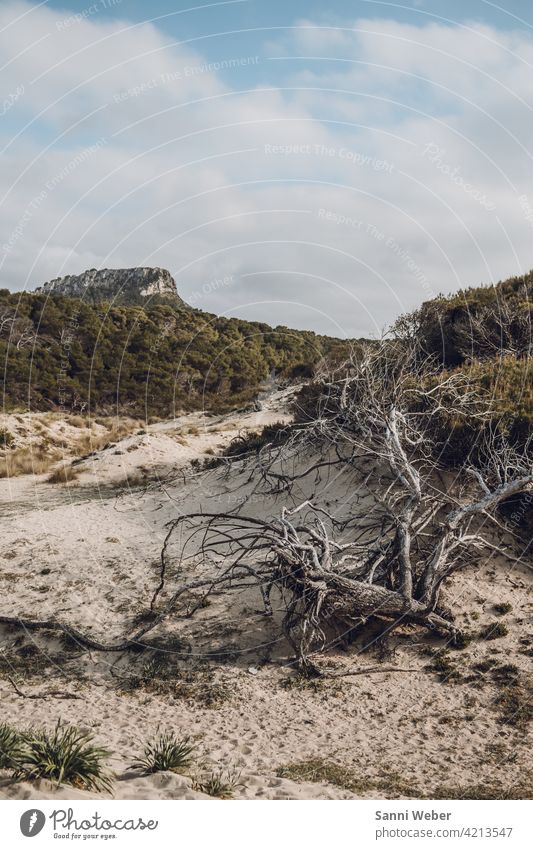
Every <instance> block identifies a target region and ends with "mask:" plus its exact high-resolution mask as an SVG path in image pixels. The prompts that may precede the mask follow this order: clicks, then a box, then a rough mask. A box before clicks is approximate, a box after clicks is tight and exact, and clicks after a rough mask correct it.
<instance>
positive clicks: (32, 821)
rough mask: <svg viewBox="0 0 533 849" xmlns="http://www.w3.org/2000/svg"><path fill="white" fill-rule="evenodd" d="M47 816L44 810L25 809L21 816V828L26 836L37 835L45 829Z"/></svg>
mask: <svg viewBox="0 0 533 849" xmlns="http://www.w3.org/2000/svg"><path fill="white" fill-rule="evenodd" d="M45 822H46V817H45V815H44V814H43V812H42V811H38V810H37V809H36V808H32V809H31V810H30V811H25V812H24V813H23V814H22V816H21V818H20V830H21V832H22V833H23V835H24V837H35V835H36V834H39V832H40V831H42V830H43V828H44V824H45Z"/></svg>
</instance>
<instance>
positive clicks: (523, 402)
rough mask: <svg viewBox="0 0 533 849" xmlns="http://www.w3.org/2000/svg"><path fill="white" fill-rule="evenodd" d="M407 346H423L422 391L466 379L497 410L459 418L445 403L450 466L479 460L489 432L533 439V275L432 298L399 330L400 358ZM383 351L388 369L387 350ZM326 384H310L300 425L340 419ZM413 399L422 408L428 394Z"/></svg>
mask: <svg viewBox="0 0 533 849" xmlns="http://www.w3.org/2000/svg"><path fill="white" fill-rule="evenodd" d="M402 344H403V345H404V346H405V348H406V349H407V348H410V347H411V346H413V345H416V347H417V349H418V352H419V353H418V358H417V362H416V363H414V364H413V382H414V384H416V385H417V386H418V387H421V388H425V389H426V390H427V391H428V392H430V391H431V389H432V387H433V386H435V384H436V382H438V383H440V382H441V381H442V380H445V379H446V376H449V377H450V378H452V377H458V376H460V377H462V378H464V380H465V385H467V386H468V387H469V389H470V391H471V392H472V393H474V394H475V395H477V396H478V397H479V398H480V399H481V400H482V401H483V402H485V403H486V404H489V405H490V409H491V415H490V417H488V418H487V417H486V416H484V417H483V420H481V419H479V418H477V417H476V416H475V415H474V414H469V415H457V414H456V413H454V414H452V413H451V412H450V410H449V409H446V407H445V406H444V407H443V409H441V410H440V411H439V412H438V414H435V415H434V417H433V422H432V428H431V436H432V437H434V438H435V440H436V445H437V446H438V448H439V451H440V452H441V459H443V460H445V461H446V462H447V463H448V464H452V465H456V464H462V463H464V462H465V459H466V458H467V457H469V458H470V459H475V457H474V455H475V451H476V446H477V444H478V443H479V442H480V437H481V436H482V435H483V434H482V430H483V431H485V432H486V431H487V430H488V431H490V432H498V433H502V434H504V435H505V437H506V438H508V439H509V440H510V442H511V443H512V444H516V445H524V444H525V443H526V442H527V439H528V438H529V437H530V436H531V435H532V434H533V360H532V358H531V353H532V350H533V272H530V273H529V274H527V275H525V276H524V277H520V278H512V279H510V280H506V281H504V282H502V283H498V284H497V285H495V286H487V287H480V288H472V289H467V290H464V291H462V292H458V293H457V294H455V295H450V296H449V297H438V298H435V299H434V300H432V301H428V302H427V303H425V304H423V305H422V306H421V307H420V309H418V310H415V311H414V312H412V313H410V314H408V315H405V316H402V317H401V318H400V319H398V321H397V322H396V324H395V325H394V327H393V332H392V336H391V341H390V343H389V350H390V352H391V355H390V356H391V357H392V358H393V359H394V358H396V357H397V356H398V346H399V345H400V346H401V345H402ZM383 352H384V362H383V368H384V370H387V369H388V368H390V363H389V364H388V363H387V362H386V360H387V345H384V347H383ZM435 367H436V368H435ZM348 374H349V370H348ZM336 377H338V375H336ZM325 385H326V384H325V383H324V381H316V382H311V383H310V384H308V385H307V386H305V387H303V389H302V391H301V393H300V395H299V398H298V400H297V404H296V411H295V412H296V420H297V421H299V422H306V421H313V420H314V419H315V418H317V417H318V416H325V417H328V416H332V415H336V413H337V412H338V411H337V409H336V404H337V400H338V399H337V397H336V396H333V395H331V393H328V392H325V391H324V387H325ZM413 397H416V398H417V401H416V403H417V405H418V406H419V407H420V403H421V402H420V396H419V395H416V396H415V395H414V396H413Z"/></svg>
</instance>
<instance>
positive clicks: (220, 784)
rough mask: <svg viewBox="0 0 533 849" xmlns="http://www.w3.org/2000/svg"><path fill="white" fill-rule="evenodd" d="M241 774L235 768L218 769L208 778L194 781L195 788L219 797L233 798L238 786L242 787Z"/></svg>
mask: <svg viewBox="0 0 533 849" xmlns="http://www.w3.org/2000/svg"><path fill="white" fill-rule="evenodd" d="M240 778H241V774H240V772H239V773H237V772H235V771H234V770H227V771H226V772H224V770H222V769H221V770H216V771H214V772H212V773H211V775H209V776H207V777H206V778H203V779H199V780H197V781H195V782H194V788H195V790H199V791H200V792H201V793H207V795H208V796H215V797H216V798H217V799H233V795H234V793H235V790H236V789H237V787H242V784H241V782H240Z"/></svg>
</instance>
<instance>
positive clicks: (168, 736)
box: [131, 731, 196, 775]
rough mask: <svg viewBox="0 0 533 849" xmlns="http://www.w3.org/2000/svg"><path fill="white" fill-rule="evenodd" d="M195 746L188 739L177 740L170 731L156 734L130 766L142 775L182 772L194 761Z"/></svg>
mask: <svg viewBox="0 0 533 849" xmlns="http://www.w3.org/2000/svg"><path fill="white" fill-rule="evenodd" d="M195 750H196V746H195V745H194V743H191V742H190V738H189V737H184V738H183V740H179V739H178V738H177V737H176V735H175V734H174V733H173V732H172V731H167V732H165V733H163V734H158V735H157V736H156V737H154V739H153V740H150V741H149V742H148V743H147V744H146V745H145V747H144V750H143V752H142V754H141V755H140V756H139V757H138V758H137V759H136V760H135V761H134V762H133V763H132V764H131V767H132V769H140V770H141V771H142V772H143V774H144V775H150V774H151V773H154V772H182V771H183V770H186V769H188V768H189V767H190V766H191V764H192V763H193V761H194V752H195Z"/></svg>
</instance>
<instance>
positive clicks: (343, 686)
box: [0, 392, 531, 799]
mask: <svg viewBox="0 0 533 849" xmlns="http://www.w3.org/2000/svg"><path fill="white" fill-rule="evenodd" d="M289 395H290V392H281V393H274V394H273V395H272V396H271V397H270V398H269V399H268V400H266V401H264V402H263V405H262V409H260V410H258V411H250V412H243V413H236V414H232V415H229V416H219V417H206V416H203V415H201V414H191V415H187V416H183V417H181V418H179V419H176V420H173V421H171V422H161V423H158V424H154V425H149V426H139V427H137V426H135V429H133V425H132V432H131V433H129V435H126V436H125V437H123V438H122V439H120V440H118V441H117V442H116V443H115V444H112V445H110V446H108V447H106V448H103V449H100V450H98V451H96V452H95V453H94V454H93V455H92V456H90V457H88V458H86V459H85V460H83V461H82V462H80V463H77V464H76V469H77V471H78V472H79V474H78V476H77V478H76V480H75V481H74V482H73V483H70V484H68V485H65V484H50V483H47V482H46V475H40V476H33V475H24V476H21V477H16V478H11V479H3V480H0V503H1V506H2V511H3V514H4V516H5V517H6V518H5V519H4V527H3V533H2V539H1V543H0V589H1V602H0V614H2V615H7V616H21V617H27V618H36V617H38V618H39V619H46V618H52V617H56V618H58V619H60V620H61V621H63V622H67V623H69V624H72V625H75V626H76V627H77V628H79V629H80V630H82V631H86V632H87V633H90V634H92V635H93V636H94V637H95V638H96V639H98V640H102V641H105V642H109V641H112V640H113V639H120V638H122V637H123V636H124V635H127V634H129V633H132V629H134V625H135V618H136V617H138V616H139V615H140V614H142V613H143V612H145V611H146V609H147V607H148V605H149V601H150V598H151V596H152V594H153V592H154V589H155V587H156V586H157V582H158V577H159V552H160V548H161V545H162V543H163V540H164V538H165V534H166V527H165V526H166V524H167V523H168V522H169V521H171V520H172V519H174V518H176V517H177V516H179V515H180V514H181V513H183V512H189V511H192V510H204V511H207V512H209V511H213V512H215V511H218V510H225V509H230V508H234V507H236V506H237V505H238V504H239V503H241V501H242V500H243V499H244V500H245V501H246V513H247V514H250V515H257V516H265V515H275V514H277V513H279V510H280V507H281V504H282V503H285V502H283V501H280V499H279V498H276V497H274V496H272V495H264V494H261V493H260V491H258V490H257V488H256V485H255V483H254V482H253V481H251V482H250V481H249V480H248V476H247V475H246V474H244V475H242V476H241V477H240V478H239V477H238V476H237V477H234V478H232V479H231V481H230V480H228V479H227V478H225V477H224V476H223V474H222V472H221V471H220V470H217V469H215V470H212V471H206V472H202V471H199V470H198V468H192V467H191V461H194V460H200V461H203V460H205V459H209V457H210V456H211V455H212V454H213V453H218V452H220V451H221V450H222V449H223V448H224V447H225V446H226V445H227V444H228V443H229V442H230V441H231V439H233V438H234V437H235V436H236V435H237V434H238V433H240V432H246V431H248V430H259V429H260V428H261V427H262V426H264V425H265V424H269V423H273V422H277V421H288V420H289V414H288V412H287V401H288V396H289ZM19 424H20V423H19ZM11 426H13V423H11ZM61 426H62V425H61V423H60V422H59V423H58V422H56V424H55V425H54V427H57V428H59V427H61ZM23 427H26V429H27V431H28V433H27V434H26V436H25V438H26V439H30V440H31V423H29V424H28V423H25V424H23ZM69 462H70V460H69ZM304 462H307V459H306V458H301V457H295V458H294V463H295V464H301V463H304ZM311 478H312V476H311ZM353 485H354V483H353V480H350V479H348V478H347V479H343V478H339V477H335V478H333V479H331V480H326V481H322V482H321V484H320V497H321V498H322V499H323V501H324V503H327V504H328V505H329V506H330V509H336V510H339V511H340V510H342V509H343V505H345V504H347V503H348V502H349V493H350V490H351V488H353ZM315 489H316V481H314V480H313V479H306V482H305V483H302V486H301V488H300V489H299V491H296V492H295V493H294V494H293V498H294V500H295V501H298V500H299V499H302V498H307V497H310V496H311V495H314V496H315V500H316V492H315ZM169 553H170V557H171V561H172V557H173V556H174V555H175V557H176V562H177V557H178V554H179V540H177V541H176V545H175V551H174V550H173V549H172V548H171V549H170V552H169ZM530 575H531V573H530V572H529V571H528V570H527V568H526V567H523V566H517V565H516V564H515V565H513V564H512V561H511V560H507V559H506V558H502V557H498V558H492V559H488V560H486V561H484V562H483V563H481V564H479V563H478V564H476V565H475V566H474V564H473V566H472V569H471V570H470V571H468V572H465V573H462V574H460V575H457V576H455V577H454V579H453V580H452V582H451V583H450V585H449V587H448V590H447V603H448V604H450V605H453V607H454V609H456V610H458V611H459V615H458V623H459V624H460V625H462V626H466V627H470V628H472V629H476V628H479V627H481V626H483V625H484V624H487V623H489V622H494V621H501V622H502V623H504V624H505V625H506V627H507V629H508V634H507V635H506V636H503V637H501V638H499V639H497V640H490V641H479V640H478V641H474V642H472V643H471V644H469V645H468V646H467V648H466V649H465V650H463V651H454V652H452V653H451V654H450V658H451V664H452V667H453V669H454V671H455V674H452V675H449V674H446V675H442V674H440V675H439V674H437V672H435V671H434V670H432V669H430V668H428V666H429V665H430V664H431V662H432V659H431V657H430V654H429V652H430V651H431V650H432V649H434V648H435V647H437V646H439V647H440V646H441V645H442V641H439V640H437V639H436V638H434V639H431V638H428V637H427V636H426V635H424V634H422V632H421V631H420V630H418V629H415V628H414V627H405V628H404V629H403V630H398V631H396V632H395V634H394V636H393V637H391V639H390V640H389V643H388V645H387V646H386V648H385V649H380V650H379V651H385V652H386V655H387V656H386V657H385V658H384V659H383V658H382V657H381V656H378V648H377V647H376V648H375V649H372V648H371V649H370V650H368V649H367V650H366V651H364V652H361V647H360V646H357V645H356V646H352V647H351V648H349V649H347V650H346V651H340V650H338V649H337V650H335V651H331V652H330V653H329V654H328V655H327V657H325V658H324V660H323V663H324V664H326V665H327V666H328V668H331V669H332V670H334V671H335V672H336V673H338V672H342V671H345V672H346V671H349V670H353V669H359V668H362V667H365V666H367V667H375V666H376V665H377V664H378V663H379V662H382V663H383V665H384V667H388V666H393V667H394V668H399V669H401V670H403V671H400V672H381V671H380V672H379V673H377V674H368V675H358V676H356V677H344V678H335V679H330V680H326V681H323V682H322V681H321V682H320V683H314V684H313V683H310V684H307V685H303V684H302V683H301V682H300V680H299V679H298V678H297V677H296V676H295V675H294V672H293V669H292V666H291V663H290V654H289V651H288V647H287V646H286V645H285V644H284V642H283V641H282V640H280V638H279V630H278V627H277V625H278V619H277V618H276V616H275V617H274V619H273V620H267V619H265V617H264V615H263V614H262V612H261V610H260V607H261V605H260V601H261V600H260V598H256V597H254V596H252V595H250V594H248V593H247V594H238V593H236V594H235V595H234V596H232V598H231V600H230V601H229V602H228V600H227V599H220V598H214V599H213V602H212V603H211V604H210V605H209V606H208V607H206V609H205V610H201V611H200V612H199V616H198V617H197V618H194V619H185V620H184V619H182V620H181V621H180V622H173V621H167V622H166V623H164V625H162V626H159V628H158V630H157V632H156V633H155V634H153V635H151V636H156V637H157V638H160V639H161V640H164V641H165V645H167V646H168V645H169V644H170V641H171V640H173V641H174V642H173V646H174V648H173V650H172V651H170V652H166V653H165V655H164V656H163V658H162V657H161V654H160V653H159V654H157V655H154V653H153V652H149V651H145V652H142V653H137V654H131V653H129V654H127V655H126V654H120V655H116V654H103V653H98V652H81V651H78V650H76V647H74V648H72V647H70V648H66V647H65V645H63V644H62V643H61V642H60V641H59V640H46V639H45V638H44V637H43V636H39V637H37V636H35V635H34V634H26V635H21V633H20V632H16V633H15V632H14V631H10V630H9V629H7V628H4V629H3V630H2V631H0V660H1V667H0V668H1V669H2V670H3V671H2V672H0V698H1V704H2V721H6V722H10V723H12V724H13V725H15V726H16V727H19V728H24V727H27V726H29V725H44V726H46V727H48V728H51V727H52V726H53V725H54V724H55V723H56V722H57V721H58V720H61V721H62V722H64V723H74V724H76V725H78V726H79V727H81V728H83V729H89V730H90V731H91V732H93V733H94V735H95V737H96V739H97V741H98V742H99V743H101V744H103V745H105V746H106V747H107V748H109V749H111V750H112V751H113V753H114V754H113V757H112V761H111V766H112V768H113V770H114V772H115V774H116V776H117V780H116V782H115V789H114V795H115V797H116V798H124V799H126V798H129V799H134V798H163V799H170V798H178V799H186V798H203V797H204V796H203V794H201V793H199V792H198V790H195V789H194V787H195V786H197V785H195V784H194V778H195V771H194V769H193V770H192V772H191V774H190V775H189V776H179V775H175V774H173V773H164V774H157V775H155V776H150V777H143V776H140V775H139V774H138V773H135V772H134V771H133V772H132V770H131V769H130V764H131V760H132V757H133V756H134V755H135V754H137V753H138V752H139V751H140V750H141V749H142V747H143V745H144V743H145V742H146V741H147V739H149V738H150V737H152V736H153V735H154V734H156V733H157V732H158V731H161V730H167V729H168V730H173V731H174V732H175V733H176V734H178V735H179V736H191V737H193V738H194V739H195V741H196V744H197V747H198V761H199V762H200V761H202V762H203V766H202V767H201V770H202V771H203V772H204V773H205V771H206V770H207V771H209V770H211V769H213V770H219V769H222V770H224V771H229V772H231V773H232V774H233V775H234V776H239V777H238V786H237V787H236V788H235V798H245V799H255V798H268V799H287V798H296V799H334V798H337V799H339V798H340V799H342V798H353V797H361V798H362V797H366V798H402V797H405V796H407V795H409V794H410V793H411V794H413V795H415V796H417V795H419V796H420V795H427V796H433V795H439V794H441V793H442V792H443V789H444V788H451V789H452V790H453V791H459V790H460V789H463V790H464V789H465V788H468V787H473V786H474V785H477V786H479V785H483V786H484V787H494V786H499V787H501V788H503V789H502V794H503V793H504V792H511V793H512V792H513V787H514V786H515V785H516V784H517V783H521V782H523V781H524V780H525V778H526V776H527V775H528V774H529V775H530V774H531V772H530V770H531V763H530V762H528V750H529V742H528V740H527V736H526V734H525V732H524V730H523V727H522V726H521V725H520V724H517V723H516V722H514V721H513V720H511V721H507V722H502V717H501V708H500V707H498V705H497V704H496V699H497V697H498V695H499V694H501V693H503V692H504V690H505V687H506V686H507V684H506V682H505V674H504V673H503V672H502V673H500V674H499V676H498V674H497V672H496V674H495V672H494V670H495V669H496V671H497V670H498V669H501V668H502V667H503V668H505V666H506V665H507V666H508V665H509V664H513V665H514V666H515V667H516V669H517V670H518V672H517V673H512V674H513V675H514V674H520V676H526V675H527V670H528V665H529V664H530V657H528V654H527V653H526V652H527V651H528V650H529V654H530V653H531V630H528V614H530V612H531V604H530V596H528V592H529V591H530V586H531V579H530ZM175 577H176V576H173V575H172V574H170V575H169V592H170V590H171V589H172V586H173V585H174V584H173V581H174V579H175ZM502 602H507V603H508V604H510V605H511V610H509V611H508V612H507V613H506V614H504V615H497V614H496V613H495V611H494V605H495V604H496V603H502ZM213 653H215V654H213ZM154 657H155V660H154ZM487 661H489V665H491V668H490V669H484V670H483V671H480V670H477V669H476V665H477V664H479V663H485V664H486V662H487ZM8 675H11V677H12V678H13V680H15V681H16V683H17V686H18V687H19V690H20V692H21V693H23V694H24V695H19V694H17V693H16V692H15V690H14V688H13V686H12V684H11V683H10V681H9V680H8V677H7V676H8ZM442 679H444V680H442ZM52 689H54V690H55V689H60V690H61V691H63V692H65V693H68V694H74V695H77V696H78V698H77V699H68V700H66V699H60V698H58V697H55V696H46V693H47V692H48V691H50V690H52ZM28 695H42V696H45V698H42V699H28V698H27V696H28ZM310 759H312V760H313V763H314V764H315V766H317V769H316V770H315V773H316V774H313V775H310V772H309V769H310V767H309V766H308V768H307V771H306V770H305V769H304V770H302V768H301V767H300V768H299V771H298V769H295V768H294V765H295V764H296V765H298V764H301V763H302V762H308V761H309V760H310ZM339 765H340V767H342V770H343V771H344V772H343V776H344V777H343V778H342V779H339V777H338V775H336V773H335V771H334V769H333V767H336V766H339ZM319 767H320V768H319ZM198 769H200V767H198ZM528 770H529V772H528ZM279 771H282V773H283V771H285V775H283V777H280V775H278V772H279ZM346 776H348V778H347V777H346ZM293 779H294V780H293ZM311 779H316V780H311ZM328 779H329V780H328ZM339 785H343V786H339ZM91 795H92V794H87V793H83V792H82V791H78V790H72V789H69V788H55V787H53V786H52V785H49V784H47V783H46V782H38V783H34V784H29V783H16V784H13V783H12V782H10V781H9V780H8V777H7V774H5V775H4V777H3V779H0V798H51V797H54V798H55V797H58V798H90V797H91Z"/></svg>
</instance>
